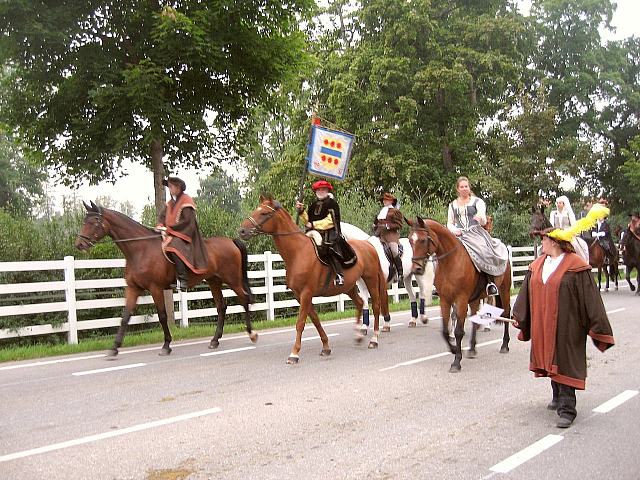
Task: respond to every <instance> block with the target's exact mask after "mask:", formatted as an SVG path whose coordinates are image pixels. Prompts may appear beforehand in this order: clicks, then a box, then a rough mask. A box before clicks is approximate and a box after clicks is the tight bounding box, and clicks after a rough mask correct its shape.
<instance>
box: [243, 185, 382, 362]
mask: <svg viewBox="0 0 640 480" xmlns="http://www.w3.org/2000/svg"><path fill="white" fill-rule="evenodd" d="M260 234H264V235H271V236H272V237H273V241H274V243H275V245H276V248H277V249H278V251H279V252H280V255H281V256H282V259H283V260H284V263H285V269H286V282H287V286H288V287H289V288H290V289H291V290H292V291H293V294H294V295H295V297H296V299H297V300H298V303H299V304H300V309H299V311H298V318H297V321H296V340H295V343H294V344H293V347H292V349H291V353H290V355H289V357H288V358H287V364H297V363H298V362H299V360H300V348H301V346H302V332H303V331H304V327H305V322H306V319H307V316H309V317H311V321H312V322H313V325H314V326H315V327H316V330H317V331H318V335H319V336H320V340H321V342H322V350H321V351H320V355H321V356H328V355H330V354H331V348H330V347H329V339H328V337H327V334H326V333H325V331H324V329H323V328H322V324H321V323H320V318H319V317H318V313H317V312H316V310H315V309H314V307H313V304H312V300H313V297H314V296H333V295H338V294H340V293H346V294H347V295H348V296H349V298H351V300H353V303H354V305H355V307H356V340H357V341H361V340H362V338H363V336H362V334H360V333H359V326H360V323H361V315H362V306H363V302H362V299H361V298H360V296H359V295H358V292H357V288H356V281H357V280H358V279H360V278H362V280H363V281H364V283H365V284H366V287H367V289H368V291H369V293H370V294H371V300H372V303H373V315H374V327H373V336H372V338H371V340H370V341H369V348H377V347H378V335H379V316H380V312H381V311H382V314H383V315H385V316H388V315H389V301H388V298H387V289H386V282H385V277H384V275H383V273H382V270H381V269H380V262H379V260H378V254H377V253H376V250H375V248H374V247H373V245H371V244H370V243H368V242H365V241H362V240H351V241H349V245H351V247H352V248H353V250H354V251H355V253H356V256H357V261H356V263H355V264H354V265H353V266H352V267H350V268H348V269H345V271H344V285H334V284H333V282H331V281H330V280H331V279H332V278H333V271H332V269H331V268H329V267H327V266H326V265H324V264H323V263H322V262H321V261H320V259H319V257H318V253H317V250H316V246H315V243H314V240H313V239H312V238H310V237H308V236H306V235H305V234H304V233H303V232H302V231H301V230H300V229H299V228H298V226H297V225H296V224H295V222H294V221H293V219H292V218H291V215H289V213H288V212H287V211H286V210H285V209H284V208H283V207H282V205H281V204H280V202H278V201H276V200H274V199H273V198H272V197H271V196H270V195H269V196H263V195H261V196H260V204H259V205H258V207H257V208H256V209H255V210H253V212H251V213H250V214H249V216H248V217H247V218H246V219H245V220H244V221H243V222H242V224H241V225H240V229H239V235H240V238H242V239H243V240H249V239H250V238H252V237H254V236H256V235H260Z"/></svg>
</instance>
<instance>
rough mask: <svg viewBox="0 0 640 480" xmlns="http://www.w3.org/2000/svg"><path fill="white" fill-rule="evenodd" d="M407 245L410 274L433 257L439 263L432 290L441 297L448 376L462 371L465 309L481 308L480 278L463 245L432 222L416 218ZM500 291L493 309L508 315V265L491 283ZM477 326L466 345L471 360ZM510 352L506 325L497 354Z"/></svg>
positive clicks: (417, 272) (473, 353)
mask: <svg viewBox="0 0 640 480" xmlns="http://www.w3.org/2000/svg"><path fill="white" fill-rule="evenodd" d="M409 241H410V242H411V246H412V247H413V255H414V257H413V272H414V273H415V274H418V275H420V274H421V273H422V272H423V271H424V266H425V262H426V261H427V260H428V259H430V257H431V256H432V255H435V257H436V259H437V261H438V267H437V268H436V278H435V286H436V290H437V291H438V295H439V297H440V313H441V314H442V336H443V337H444V339H445V341H446V342H447V345H449V349H450V350H451V353H453V354H454V355H455V358H454V361H453V363H452V364H451V368H450V369H449V371H450V372H459V371H460V370H461V366H460V361H461V360H462V337H463V336H464V322H465V319H466V317H467V309H468V307H469V306H471V314H472V315H473V314H475V313H476V312H477V311H478V308H479V306H480V300H481V299H482V298H484V297H486V292H485V289H484V288H478V285H479V284H480V286H482V284H481V282H482V279H481V274H480V273H478V271H477V270H476V267H475V266H474V264H473V262H472V261H471V257H469V254H468V253H467V251H466V250H465V248H464V246H463V245H462V242H460V240H458V239H457V238H456V237H455V235H453V233H451V232H450V231H449V230H448V229H447V228H446V227H444V226H443V225H440V224H439V223H438V222H435V221H433V220H428V219H427V220H423V219H422V218H417V219H416V220H415V222H414V223H413V226H412V228H411V233H410V234H409ZM494 281H495V284H496V286H497V287H498V290H499V293H500V295H499V297H497V298H496V306H497V307H499V308H503V309H504V313H503V316H504V317H507V318H508V317H509V316H510V315H511V303H510V300H511V299H510V291H511V266H510V265H509V263H507V269H506V271H505V272H504V273H503V274H502V275H500V276H499V277H495V279H494ZM451 307H453V315H455V317H456V319H457V321H456V328H455V337H456V343H455V345H454V344H452V343H451V342H450V340H449V317H450V315H451V314H452V313H451ZM477 329H478V325H477V324H475V323H474V324H473V328H472V330H471V341H470V344H469V357H471V358H473V357H475V356H476V355H477V352H476V331H477ZM508 351H509V324H508V323H506V322H505V324H504V336H503V337H502V346H501V347H500V353H507V352H508Z"/></svg>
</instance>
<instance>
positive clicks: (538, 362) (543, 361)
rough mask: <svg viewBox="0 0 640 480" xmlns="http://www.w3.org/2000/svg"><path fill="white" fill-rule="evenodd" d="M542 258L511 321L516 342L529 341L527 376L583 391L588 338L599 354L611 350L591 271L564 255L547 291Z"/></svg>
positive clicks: (534, 265)
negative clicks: (515, 323) (516, 332)
mask: <svg viewBox="0 0 640 480" xmlns="http://www.w3.org/2000/svg"><path fill="white" fill-rule="evenodd" d="M546 257H547V256H546V255H542V256H541V257H539V258H538V259H536V260H535V261H534V262H533V263H532V264H531V265H530V266H529V271H528V272H527V275H526V277H525V279H524V282H523V284H522V287H521V289H520V293H519V294H518V298H516V302H515V305H514V306H513V310H512V313H513V317H514V318H515V319H516V320H517V321H518V323H519V326H520V330H521V331H520V334H519V335H518V339H519V340H523V341H528V340H531V359H530V363H529V370H531V371H532V372H534V373H535V376H536V377H551V378H552V379H553V380H554V381H556V382H558V383H562V384H564V385H569V386H571V387H574V388H577V389H580V390H584V388H585V379H586V378H587V354H586V340H587V335H588V336H590V337H591V338H592V339H593V343H594V344H595V346H596V347H597V348H598V349H599V350H600V351H605V350H606V349H607V348H609V347H611V346H613V345H614V343H615V342H614V339H613V332H612V330H611V325H610V324H609V319H608V318H607V314H606V311H605V308H604V303H603V302H602V297H601V296H600V292H599V291H598V289H597V287H596V284H595V282H594V280H593V276H592V275H591V267H590V266H589V265H588V264H587V263H585V262H584V260H582V259H581V258H580V257H579V256H578V255H576V254H575V253H567V254H565V256H564V258H563V259H562V261H561V262H560V265H559V266H558V268H557V269H556V270H555V271H554V272H553V273H552V274H551V276H550V277H549V279H548V280H547V283H546V285H545V284H544V283H542V266H543V264H544V260H545V258H546Z"/></svg>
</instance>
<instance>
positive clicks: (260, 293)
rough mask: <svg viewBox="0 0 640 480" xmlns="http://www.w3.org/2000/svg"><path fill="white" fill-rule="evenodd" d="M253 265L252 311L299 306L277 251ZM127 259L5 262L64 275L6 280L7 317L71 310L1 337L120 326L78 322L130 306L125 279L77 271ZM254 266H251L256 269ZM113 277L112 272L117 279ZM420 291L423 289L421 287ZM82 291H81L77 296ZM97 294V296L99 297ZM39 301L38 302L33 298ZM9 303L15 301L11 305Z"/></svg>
mask: <svg viewBox="0 0 640 480" xmlns="http://www.w3.org/2000/svg"><path fill="white" fill-rule="evenodd" d="M509 252H510V255H511V268H512V272H513V282H514V283H516V282H519V281H521V280H522V279H523V278H524V273H525V271H526V270H527V266H528V265H529V263H530V262H531V261H532V260H533V258H534V257H533V247H510V248H509ZM248 260H249V264H254V265H255V264H259V266H260V269H259V270H250V271H249V280H250V282H251V291H252V293H253V294H254V297H256V298H257V299H260V300H263V301H257V302H256V303H254V304H253V305H252V306H251V311H264V312H266V318H267V319H269V320H273V319H274V318H275V317H276V312H277V310H279V309H284V308H291V307H296V306H298V302H297V300H296V299H295V298H293V295H292V293H291V291H290V290H289V289H288V288H287V287H286V285H285V284H284V277H285V270H284V263H283V262H282V257H280V255H278V254H274V253H272V252H265V253H264V254H262V255H249V258H248ZM124 264H125V260H124V259H113V260H76V259H75V258H74V257H65V258H64V260H59V261H41V262H0V273H12V272H37V271H49V272H51V273H50V275H51V276H55V277H58V278H59V280H57V281H47V282H34V283H5V284H0V299H2V300H3V304H4V306H0V319H2V318H3V317H15V316H30V315H38V314H47V313H52V312H66V320H67V321H66V322H63V323H61V324H59V325H52V324H50V323H49V324H42V325H31V326H25V327H20V328H17V329H16V328H14V329H10V328H4V329H0V339H6V338H16V337H25V336H32V335H45V334H51V333H66V334H67V340H68V342H69V343H74V344H75V343H78V331H82V330H94V329H100V328H107V327H114V326H118V325H119V324H120V317H111V318H97V319H89V320H81V321H79V320H78V312H79V311H82V310H92V309H104V308H114V307H120V308H121V307H124V287H125V281H124V278H95V279H90V280H76V272H78V271H80V270H83V269H85V270H86V269H105V270H110V269H113V268H119V269H121V268H123V267H124ZM250 268H251V267H250ZM111 276H112V275H107V277H111ZM107 289H109V290H108V291H113V290H114V289H116V291H118V292H120V293H119V295H120V296H118V297H116V298H99V299H95V298H94V299H90V300H78V299H77V298H76V297H77V296H78V297H82V296H86V294H87V292H92V293H96V292H98V293H99V292H100V290H102V291H103V292H104V291H107ZM416 290H417V287H416ZM29 293H32V294H36V295H35V296H31V297H30V298H28V299H27V300H30V301H29V302H26V301H25V299H24V297H19V296H18V297H16V303H15V304H11V303H10V302H11V301H12V297H11V296H12V295H16V294H20V295H22V294H29ZM52 293H53V294H54V296H56V295H57V296H58V297H59V298H60V300H59V301H55V302H43V301H40V302H38V301H37V300H42V298H41V297H42V296H45V295H46V294H49V295H51V294H52ZM77 294H78V295H77ZM223 294H224V296H225V297H234V296H235V293H234V292H233V291H232V290H229V289H227V290H224V291H223ZM406 294H407V292H406V290H405V289H404V288H399V287H398V285H397V284H393V285H392V286H391V288H390V289H389V295H390V298H391V299H392V301H394V302H398V301H399V300H400V298H401V297H402V296H404V295H406ZM94 296H95V295H94ZM202 299H209V300H211V303H212V305H213V300H212V299H211V293H210V291H209V290H208V288H207V289H202V290H192V291H189V292H187V293H174V294H173V302H176V303H177V304H178V306H179V308H178V309H177V310H175V312H174V317H175V319H176V320H179V322H180V325H181V326H188V324H189V319H192V318H199V317H209V318H211V317H213V316H215V315H217V311H216V309H215V308H213V307H212V308H200V309H190V308H189V302H193V301H195V300H202ZM31 300H35V301H31ZM349 301H350V299H349V298H348V297H347V296H346V295H336V296H333V297H318V298H314V300H313V302H314V303H315V304H320V303H333V304H335V308H336V310H338V311H344V308H345V302H349ZM7 303H9V304H8V305H7ZM142 304H153V300H152V298H151V296H143V297H140V298H139V299H138V305H142ZM242 311H243V309H242V307H241V306H240V305H231V306H229V307H227V313H239V312H242ZM157 321H158V316H157V315H156V314H154V315H135V316H133V317H131V321H130V324H133V325H134V324H141V323H152V322H157Z"/></svg>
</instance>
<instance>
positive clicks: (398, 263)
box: [393, 255, 404, 283]
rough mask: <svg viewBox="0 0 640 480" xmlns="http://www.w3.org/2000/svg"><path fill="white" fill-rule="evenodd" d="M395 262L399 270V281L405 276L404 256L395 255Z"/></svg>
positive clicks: (397, 270)
mask: <svg viewBox="0 0 640 480" xmlns="http://www.w3.org/2000/svg"><path fill="white" fill-rule="evenodd" d="M393 263H394V265H395V266H396V272H398V283H399V282H400V280H401V279H402V277H404V274H403V272H402V258H400V255H398V256H397V257H393Z"/></svg>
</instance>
